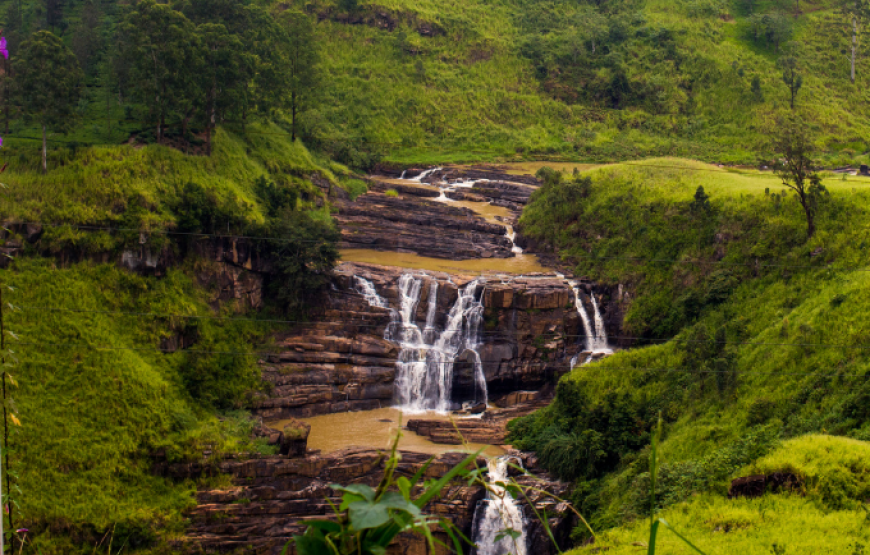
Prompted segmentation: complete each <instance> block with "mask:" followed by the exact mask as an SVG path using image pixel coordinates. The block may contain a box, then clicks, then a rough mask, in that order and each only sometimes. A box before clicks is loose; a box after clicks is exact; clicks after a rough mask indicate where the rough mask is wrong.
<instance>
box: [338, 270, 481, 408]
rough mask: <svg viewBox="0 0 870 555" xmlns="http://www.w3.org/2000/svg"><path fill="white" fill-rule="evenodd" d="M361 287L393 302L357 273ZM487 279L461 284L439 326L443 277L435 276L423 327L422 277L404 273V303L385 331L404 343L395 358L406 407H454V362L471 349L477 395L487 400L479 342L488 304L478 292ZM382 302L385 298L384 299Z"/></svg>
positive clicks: (373, 298)
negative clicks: (420, 307) (420, 309)
mask: <svg viewBox="0 0 870 555" xmlns="http://www.w3.org/2000/svg"><path fill="white" fill-rule="evenodd" d="M354 280H355V281H356V282H357V290H358V291H359V292H360V293H361V294H362V295H363V296H364V297H365V298H366V301H368V302H369V304H371V305H372V306H378V307H381V308H389V307H388V306H386V304H387V303H386V301H384V299H383V298H382V297H380V295H378V294H377V291H376V289H375V286H374V284H372V283H371V282H369V281H367V280H365V279H364V278H361V277H359V276H354ZM482 283H483V281H482V280H474V281H471V282H469V283H468V284H467V285H466V286H465V287H464V288H462V289H460V290H459V292H458V296H457V299H456V302H455V303H454V304H453V307H452V308H451V309H450V312H449V313H448V315H447V321H446V323H445V325H444V329H443V330H440V331H439V329H438V327H437V324H436V319H437V305H438V282H437V281H436V280H431V281H430V285H429V291H428V308H427V313H426V324H425V327H424V328H423V330H420V326H419V325H418V324H417V321H416V314H417V305H418V304H419V302H420V296H421V293H422V289H423V279H422V278H420V277H418V276H415V275H414V274H411V273H404V274H402V276H401V277H400V278H399V283H398V290H399V305H400V306H399V309H398V310H393V309H391V313H392V319H393V321H392V323H391V324H390V326H388V328H387V331H386V334H385V336H384V338H385V339H387V340H388V341H392V342H394V343H396V344H398V345H399V347H400V349H401V350H400V351H399V360H398V361H397V362H396V370H397V372H396V391H395V400H396V402H397V404H398V405H399V406H400V408H401V409H402V410H404V411H406V412H411V413H415V412H425V411H430V410H431V411H439V412H447V411H449V410H450V409H451V408H452V404H453V402H452V399H451V398H450V394H451V389H452V386H453V368H454V365H455V364H456V361H457V359H458V358H459V356H460V355H463V354H467V356H468V359H469V362H470V363H471V364H472V365H473V367H474V381H475V394H476V399H475V401H476V402H478V403H480V402H482V403H486V402H487V387H486V378H485V376H484V374H483V364H482V362H481V358H480V353H479V348H480V346H481V340H480V332H481V328H482V324H483V304H482V303H481V300H480V298H479V292H478V289H479V286H480V285H481V284H482ZM381 302H383V304H379V303H381Z"/></svg>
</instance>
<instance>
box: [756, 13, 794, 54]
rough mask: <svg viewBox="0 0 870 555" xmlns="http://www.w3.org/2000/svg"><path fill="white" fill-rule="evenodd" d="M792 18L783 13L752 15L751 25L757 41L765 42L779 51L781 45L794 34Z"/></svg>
mask: <svg viewBox="0 0 870 555" xmlns="http://www.w3.org/2000/svg"><path fill="white" fill-rule="evenodd" d="M791 21H792V20H791V18H790V17H789V16H787V15H785V14H782V13H766V14H758V13H756V14H752V15H751V16H750V17H749V25H750V28H751V29H752V34H753V37H754V39H755V40H756V41H761V42H764V43H765V44H766V45H767V46H773V47H774V48H776V50H777V51H779V47H780V45H781V44H783V43H785V42H786V41H788V40H789V39H790V38H791V36H792V34H793V33H794V29H793V25H792V22H791Z"/></svg>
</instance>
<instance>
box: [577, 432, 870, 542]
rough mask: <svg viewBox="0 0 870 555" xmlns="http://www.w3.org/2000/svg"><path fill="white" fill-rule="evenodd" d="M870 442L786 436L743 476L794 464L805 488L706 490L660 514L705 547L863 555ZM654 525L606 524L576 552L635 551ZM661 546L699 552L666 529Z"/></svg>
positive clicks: (868, 537) (866, 537)
mask: <svg viewBox="0 0 870 555" xmlns="http://www.w3.org/2000/svg"><path fill="white" fill-rule="evenodd" d="M868 449H870V444H868V443H866V442H861V441H855V440H850V439H845V438H836V437H831V436H824V435H809V436H802V437H800V438H797V439H794V440H790V441H786V442H785V443H783V444H782V445H781V446H780V447H778V448H777V449H776V450H775V451H773V452H772V453H771V454H770V455H768V456H767V457H764V458H763V459H761V460H759V461H757V462H755V463H753V464H752V465H751V466H750V467H748V468H745V469H741V470H740V471H739V472H737V474H740V475H745V474H746V473H769V472H773V471H783V470H791V471H794V472H796V474H797V475H798V476H800V477H801V478H802V479H803V480H804V481H805V482H804V483H805V485H804V486H803V488H802V489H801V491H798V492H793V493H783V494H775V495H774V494H768V495H765V496H763V497H761V498H758V499H734V500H728V499H725V497H724V496H723V495H722V491H717V492H712V493H705V494H702V495H699V496H697V497H695V498H693V499H692V500H690V501H686V502H683V503H679V504H677V505H675V506H673V507H671V508H669V509H666V510H664V511H662V512H661V513H660V516H661V518H664V519H665V520H666V521H667V522H668V523H670V524H671V525H672V526H674V527H675V528H676V529H677V530H678V531H679V532H680V533H682V534H684V535H685V536H687V537H688V538H689V539H690V540H691V541H692V543H694V544H695V545H697V546H698V547H699V548H701V549H702V550H704V552H706V553H749V554H759V555H760V554H769V553H793V554H810V553H846V554H856V553H863V552H864V551H865V550H866V549H867V546H868V544H870V534H868V532H867V510H866V505H865V504H864V501H865V498H864V497H862V496H866V493H867V484H866V476H867V467H866V461H867V457H868V455H870V452H868ZM648 534H649V525H648V522H647V521H645V520H639V521H636V522H634V523H631V524H629V525H627V526H625V527H621V528H616V529H612V530H607V531H605V532H603V533H602V534H600V535H599V536H598V541H596V542H595V544H594V545H591V546H589V547H587V548H579V549H575V550H574V551H572V552H571V553H575V554H578V555H579V554H580V553H595V552H597V551H595V550H596V549H598V550H600V549H602V548H605V549H607V551H608V552H610V553H636V552H637V549H638V543H641V542H643V543H645V542H646V540H647V538H648ZM657 548H658V549H659V550H660V551H661V552H664V553H673V554H682V553H685V554H688V553H693V551H691V550H690V549H689V548H688V547H687V546H686V545H685V544H684V543H682V542H681V541H679V540H678V539H677V537H676V536H674V535H673V534H671V533H670V532H668V531H664V532H662V533H660V536H659V541H658V542H657Z"/></svg>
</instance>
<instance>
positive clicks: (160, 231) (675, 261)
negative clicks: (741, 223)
mask: <svg viewBox="0 0 870 555" xmlns="http://www.w3.org/2000/svg"><path fill="white" fill-rule="evenodd" d="M11 224H15V225H32V226H42V227H51V228H72V229H76V230H80V231H95V232H110V233H111V232H132V233H144V234H145V235H174V236H180V237H203V238H205V237H212V238H217V239H244V240H252V241H253V240H256V241H284V242H292V243H303V244H317V245H322V244H324V243H325V241H324V240H322V239H289V238H287V237H262V236H252V235H234V234H223V233H202V232H185V231H170V230H167V229H155V230H144V229H139V228H132V227H129V228H125V227H110V226H93V225H81V224H64V223H46V222H34V221H27V222H10V223H8V224H7V225H11ZM339 242H342V241H339ZM350 250H354V249H350ZM384 252H393V251H390V250H385V251H384ZM532 254H534V253H532ZM572 258H573V259H575V260H590V261H596V260H624V261H627V262H654V263H669V264H689V265H697V266H708V265H714V264H715V265H717V266H725V267H728V266H731V267H747V268H799V269H819V270H821V269H836V270H838V271H844V272H845V271H850V272H851V271H855V272H866V271H870V268H868V267H867V266H868V265H870V262H868V263H867V264H865V265H862V266H854V267H838V266H835V265H834V264H833V263H822V264H819V265H811V264H774V263H770V262H751V261H749V262H744V263H741V262H728V261H726V260H686V259H678V258H650V257H639V256H594V255H576V256H572ZM445 260H446V259H445ZM504 260H510V258H505V259H504ZM348 262H350V263H353V261H348ZM460 262H461V261H460ZM454 269H456V270H461V271H462V272H465V273H470V274H478V273H480V274H487V275H491V276H497V275H511V276H516V277H523V274H508V273H505V272H498V271H495V270H493V271H491V272H476V271H469V270H467V269H463V268H461V267H456V268H454ZM413 271H415V272H421V273H423V272H429V271H431V272H434V273H441V272H440V271H438V270H413ZM554 272H555V271H554ZM525 279H541V280H543V279H554V278H552V277H536V276H529V277H526V278H525Z"/></svg>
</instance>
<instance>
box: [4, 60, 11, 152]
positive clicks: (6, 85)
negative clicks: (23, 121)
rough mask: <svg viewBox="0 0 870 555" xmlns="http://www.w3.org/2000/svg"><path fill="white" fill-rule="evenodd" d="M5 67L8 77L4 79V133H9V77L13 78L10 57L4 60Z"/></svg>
mask: <svg viewBox="0 0 870 555" xmlns="http://www.w3.org/2000/svg"><path fill="white" fill-rule="evenodd" d="M3 69H5V70H6V79H4V80H3V116H4V118H5V120H6V123H5V125H4V127H5V131H4V133H5V134H7V135H8V134H9V79H11V78H12V75H10V68H9V58H6V59H5V60H4V61H3Z"/></svg>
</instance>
